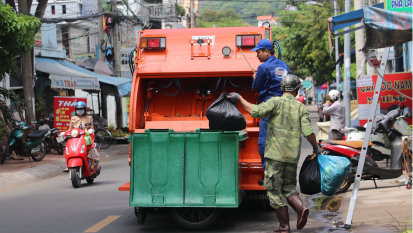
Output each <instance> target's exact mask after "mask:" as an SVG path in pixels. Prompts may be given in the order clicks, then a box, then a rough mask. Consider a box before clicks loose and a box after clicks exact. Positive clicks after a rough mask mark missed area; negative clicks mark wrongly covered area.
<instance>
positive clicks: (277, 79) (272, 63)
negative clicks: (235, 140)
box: [251, 39, 290, 185]
mask: <svg viewBox="0 0 413 233" xmlns="http://www.w3.org/2000/svg"><path fill="white" fill-rule="evenodd" d="M251 51H256V52H257V58H258V60H259V61H260V62H263V64H261V65H260V66H259V67H258V69H257V73H256V74H254V75H253V76H252V78H253V79H254V81H253V83H252V88H253V89H254V91H256V92H259V93H260V95H259V99H260V101H261V103H264V102H265V101H267V100H269V99H270V98H271V97H273V96H282V91H281V84H280V83H281V79H282V77H284V76H286V75H287V74H288V73H289V72H290V69H289V68H288V66H287V64H285V62H283V61H282V60H280V59H277V58H276V57H275V56H274V54H275V51H274V46H273V44H272V43H271V41H269V40H267V39H262V40H260V41H259V42H258V44H257V46H256V47H255V48H254V49H252V50H251ZM267 124H268V118H262V119H261V121H260V131H259V137H258V152H259V154H260V156H261V162H262V168H263V169H264V171H265V158H264V151H265V143H266V140H267ZM261 182H262V180H260V181H259V184H260V185H262V183H261Z"/></svg>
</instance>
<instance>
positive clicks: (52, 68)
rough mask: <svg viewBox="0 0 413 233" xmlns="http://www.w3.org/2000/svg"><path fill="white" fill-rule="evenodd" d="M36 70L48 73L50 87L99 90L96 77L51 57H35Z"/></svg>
mask: <svg viewBox="0 0 413 233" xmlns="http://www.w3.org/2000/svg"><path fill="white" fill-rule="evenodd" d="M35 61H36V70H38V71H41V72H43V73H48V74H49V79H50V80H51V81H52V82H51V87H52V88H61V89H84V90H100V86H99V81H98V79H97V78H96V77H94V76H92V75H88V74H85V73H82V72H79V71H76V70H74V69H71V68H69V67H66V66H64V65H62V64H60V63H59V62H58V61H57V60H55V59H52V58H43V57H36V58H35Z"/></svg>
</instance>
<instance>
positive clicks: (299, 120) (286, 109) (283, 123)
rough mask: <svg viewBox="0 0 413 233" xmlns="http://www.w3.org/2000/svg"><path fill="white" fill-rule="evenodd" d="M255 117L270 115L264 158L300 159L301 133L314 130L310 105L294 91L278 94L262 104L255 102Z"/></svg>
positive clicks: (253, 110)
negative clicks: (309, 111) (309, 110)
mask: <svg viewBox="0 0 413 233" xmlns="http://www.w3.org/2000/svg"><path fill="white" fill-rule="evenodd" d="M251 116H252V117H255V118H265V117H269V119H268V132H267V142H266V146H265V153H264V156H265V158H269V159H272V160H276V161H280V162H286V163H298V160H299V158H300V153H301V133H302V134H303V135H304V137H307V136H308V135H311V134H312V133H314V131H313V127H312V126H311V121H310V117H309V114H308V110H307V108H306V107H305V106H304V105H303V104H302V103H300V102H298V101H297V100H296V99H295V98H294V96H293V95H291V94H284V95H283V96H281V97H278V96H275V97H272V98H271V99H269V100H267V101H266V102H264V103H261V104H260V105H252V114H251Z"/></svg>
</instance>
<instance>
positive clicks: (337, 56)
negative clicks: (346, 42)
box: [334, 1, 341, 98]
mask: <svg viewBox="0 0 413 233" xmlns="http://www.w3.org/2000/svg"><path fill="white" fill-rule="evenodd" d="M334 15H335V16H337V2H336V1H334ZM334 33H337V31H335V32H334ZM335 40H336V41H335V44H336V61H337V60H338V58H339V57H340V56H339V55H340V51H339V47H338V36H336V38H335ZM340 79H341V70H340V63H339V64H337V65H336V90H337V91H338V93H339V96H340V97H341V92H340ZM340 97H339V98H340Z"/></svg>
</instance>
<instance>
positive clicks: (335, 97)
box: [328, 90, 340, 101]
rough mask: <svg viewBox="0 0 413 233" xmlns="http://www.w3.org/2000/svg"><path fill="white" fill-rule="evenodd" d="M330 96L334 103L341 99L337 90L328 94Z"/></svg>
mask: <svg viewBox="0 0 413 233" xmlns="http://www.w3.org/2000/svg"><path fill="white" fill-rule="evenodd" d="M328 95H329V96H330V99H331V100H333V101H336V100H338V99H339V97H340V93H339V92H338V91H337V90H331V91H330V92H328Z"/></svg>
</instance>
